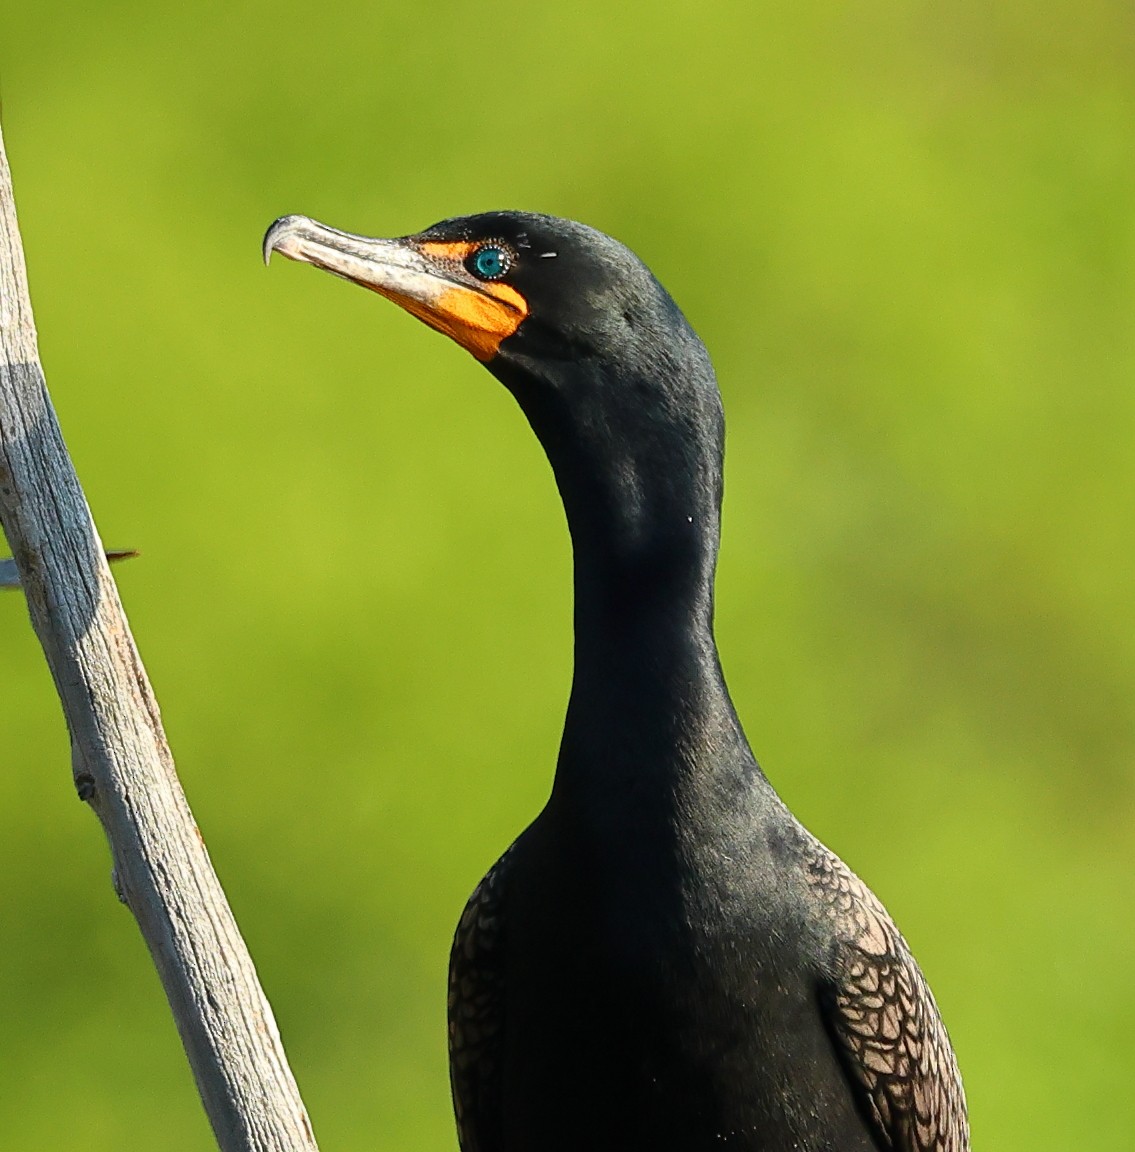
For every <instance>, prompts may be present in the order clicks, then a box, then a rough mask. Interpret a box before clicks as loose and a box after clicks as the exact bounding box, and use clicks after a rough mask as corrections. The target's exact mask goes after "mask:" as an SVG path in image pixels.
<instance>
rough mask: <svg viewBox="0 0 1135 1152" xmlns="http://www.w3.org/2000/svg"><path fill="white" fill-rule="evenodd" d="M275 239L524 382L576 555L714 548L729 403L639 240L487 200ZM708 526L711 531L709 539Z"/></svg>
mask: <svg viewBox="0 0 1135 1152" xmlns="http://www.w3.org/2000/svg"><path fill="white" fill-rule="evenodd" d="M273 251H277V252H280V253H281V254H282V255H284V256H287V257H288V258H289V259H293V260H300V261H303V262H306V263H309V264H314V265H316V266H317V267H319V268H323V269H325V270H327V271H329V272H332V273H334V274H335V275H337V276H341V277H343V278H345V279H347V280H351V281H353V282H354V283H356V284H360V285H362V286H363V287H366V288H370V289H372V290H373V291H375V292H378V293H379V294H381V295H383V296H386V297H387V298H388V299H390V300H393V301H394V302H395V303H396V304H399V305H401V306H402V307H403V308H405V309H406V310H407V311H408V312H410V313H412V314H413V315H415V316H417V317H418V318H419V319H420V320H423V321H425V323H427V324H429V325H430V326H431V327H433V328H435V329H437V330H438V331H440V332H443V333H444V334H445V335H447V336H450V337H451V338H452V339H453V340H455V341H456V342H457V343H458V344H460V345H461V346H462V347H463V348H465V349H467V350H468V351H469V352H471V353H472V354H473V355H474V356H475V357H476V358H477V359H478V360H481V361H482V362H483V363H484V364H485V365H486V366H487V367H488V369H489V370H490V371H491V372H492V373H493V374H494V375H495V376H497V377H498V378H499V379H500V380H501V381H502V382H504V384H505V385H506V386H507V387H508V388H509V389H510V390H511V391H512V392H513V394H514V395H515V396H516V398H517V400H518V401H519V402H520V405H521V407H522V408H523V409H524V411H525V413H526V415H527V416H528V419H529V421H530V422H531V424H532V426H533V428H534V430H535V431H536V433H537V435H538V436H539V438H540V440H541V442H542V443H543V445H544V448H545V450H546V451H547V453H548V456H549V458H550V459H551V462H552V465H553V468H554V470H555V473H556V478H557V481H558V483H559V487H560V491H561V494H562V495H563V498H564V502H565V505H566V506H567V512H568V518H569V521H570V522H571V526H572V532H573V536H574V537H575V538H576V544H577V552H578V550H579V545H580V543H581V538H582V537H595V536H598V537H600V538H601V539H599V540H597V541H596V543H597V544H598V548H597V549H595V550H596V551H599V552H602V553H603V554H604V555H606V556H608V557H610V558H612V559H614V560H615V561H616V562H617V561H618V560H619V558H620V557H625V558H628V559H631V558H637V560H643V559H646V557H645V556H644V555H643V554H642V553H643V552H644V551H645V552H646V553H650V554H653V555H654V557H655V558H656V559H657V558H658V556H659V554H660V552H664V551H665V550H666V549H667V548H673V547H674V546H678V551H688V549H684V548H681V547H680V545H681V544H682V542H683V541H687V542H688V541H689V539H690V537H691V534H695V535H700V539H701V542H702V543H709V544H710V548H709V552H710V553H711V556H710V557H709V560H710V564H711V565H712V554H713V553H715V552H716V532H717V513H718V505H719V503H720V474H721V451H722V417H721V404H720V398H719V395H718V391H717V384H716V380H715V378H714V374H713V369H712V367H711V366H710V363H709V357H708V355H707V353H706V351H705V348H704V346H703V345H702V343H701V341H700V340H699V339H698V337H697V335H696V334H695V333H694V331H693V329H692V328H691V327H690V325H689V324H688V322H687V321H686V319H685V317H684V316H683V315H682V313H681V311H680V310H679V308H678V306H677V305H676V304H675V303H674V301H673V300H672V299H671V297H670V295H669V294H668V293H667V292H666V290H665V289H664V288H663V287H662V285H661V284H659V282H658V281H657V280H656V279H655V278H654V276H653V275H652V274H651V273H650V271H649V270H648V269H647V267H646V265H645V264H643V262H642V261H641V260H639V258H638V257H637V256H635V255H634V253H633V252H631V251H630V250H629V249H628V248H626V247H624V245H622V244H620V243H619V242H618V241H616V240H613V239H611V237H609V236H606V235H604V234H603V233H602V232H598V231H596V230H595V229H593V228H589V227H587V226H585V225H583V224H577V223H575V222H573V221H570V220H561V219H558V218H556V217H553V216H542V215H537V214H534V213H527V212H487V213H483V214H481V215H477V216H466V217H460V218H457V219H453V220H446V221H443V222H442V223H440V224H435V225H434V226H433V227H432V228H427V229H426V230H425V231H424V232H420V233H418V234H416V235H413V236H404V237H400V238H398V239H394V240H377V239H370V238H367V237H363V236H356V235H352V234H350V233H346V232H340V231H338V230H336V229H333V228H328V227H327V226H325V225H323V224H319V223H317V222H315V221H313V220H310V219H308V218H307V217H304V216H285V217H282V218H281V219H279V220H277V221H276V222H275V223H274V224H273V225H272V227H271V228H270V229H269V230H268V233H267V235H266V236H265V237H264V255H265V259H266V260H267V258H268V257H269V256H270V255H271V253H272V252H273ZM707 533H708V538H707ZM636 566H637V565H636Z"/></svg>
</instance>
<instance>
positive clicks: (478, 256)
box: [465, 241, 513, 280]
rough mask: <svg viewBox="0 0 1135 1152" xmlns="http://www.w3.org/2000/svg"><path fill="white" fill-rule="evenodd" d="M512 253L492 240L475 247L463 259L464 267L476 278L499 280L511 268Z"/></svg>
mask: <svg viewBox="0 0 1135 1152" xmlns="http://www.w3.org/2000/svg"><path fill="white" fill-rule="evenodd" d="M512 264H513V255H512V253H511V252H510V251H509V250H508V249H507V248H506V247H505V246H504V245H503V244H498V243H495V242H493V241H489V242H488V243H487V244H482V245H480V247H478V248H475V249H474V250H473V251H472V252H471V253H470V254H469V256H468V257H467V259H466V260H465V267H466V268H467V269H468V270H469V271H470V272H471V273H472V274H473V275H474V276H476V277H477V279H478V280H500V279H501V277H503V276H507V275H508V273H509V271H510V270H511V268H512Z"/></svg>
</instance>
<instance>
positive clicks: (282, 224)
mask: <svg viewBox="0 0 1135 1152" xmlns="http://www.w3.org/2000/svg"><path fill="white" fill-rule="evenodd" d="M302 219H303V217H302V216H296V215H291V216H279V217H277V218H276V219H275V220H273V221H272V224H271V226H270V227H269V228H268V231H267V232H265V233H264V239H263V241H262V242H261V245H260V251H261V254H262V255H263V257H264V263H265V264H268V262H269V261H270V260H271V259H272V253H273V252H274V251H275V250H276V241H277V240H278V239H279V237H280V233H281V232H286V231H287V230H288V228H289V227H290V226H291V224H292V223H293V222H294V221H296V220H302Z"/></svg>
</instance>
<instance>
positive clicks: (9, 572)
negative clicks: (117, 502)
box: [0, 549, 138, 588]
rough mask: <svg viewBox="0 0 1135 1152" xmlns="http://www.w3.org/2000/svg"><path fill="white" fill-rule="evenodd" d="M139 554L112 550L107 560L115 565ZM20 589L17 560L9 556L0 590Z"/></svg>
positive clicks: (0, 564)
mask: <svg viewBox="0 0 1135 1152" xmlns="http://www.w3.org/2000/svg"><path fill="white" fill-rule="evenodd" d="M137 555H138V553H137V552H134V551H129V552H124V551H121V550H117V549H111V550H110V551H108V552H107V554H106V558H107V559H108V560H109V561H110V562H111V563H112V564H113V563H114V561H115V560H129V559H130V558H131V557H133V556H137ZM19 587H20V573H19V569H17V567H16V562H15V560H10V559H9V558H8V557H7V556H5V557H4V559H3V560H0V588H19Z"/></svg>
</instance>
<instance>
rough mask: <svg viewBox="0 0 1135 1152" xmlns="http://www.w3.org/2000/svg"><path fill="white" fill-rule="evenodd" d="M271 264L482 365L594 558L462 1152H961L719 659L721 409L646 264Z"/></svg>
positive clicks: (895, 942) (943, 1041)
mask: <svg viewBox="0 0 1135 1152" xmlns="http://www.w3.org/2000/svg"><path fill="white" fill-rule="evenodd" d="M272 251H278V252H280V253H281V254H283V255H284V256H287V257H289V258H290V259H293V260H301V261H305V262H307V263H309V264H314V265H316V266H317V267H320V268H324V269H326V270H327V271H329V272H333V273H335V274H336V275H338V276H342V277H344V278H346V279H348V280H352V281H354V282H355V283H357V284H361V285H363V286H364V287H367V288H371V289H373V290H374V291H375V292H378V293H380V294H381V295H383V296H387V297H389V298H390V299H391V300H393V301H394V302H395V303H397V304H400V305H401V306H402V307H403V308H405V309H406V310H407V311H409V312H411V313H413V314H414V315H415V316H417V317H418V318H419V319H421V320H424V321H425V322H426V323H427V324H429V325H430V326H431V327H433V328H436V329H437V330H438V331H440V332H444V333H445V334H446V335H447V336H451V337H452V338H453V339H454V340H456V341H457V343H458V344H460V345H461V346H462V347H464V348H466V349H468V350H469V351H470V352H472V354H473V355H474V356H475V357H476V358H477V359H478V360H481V361H482V362H483V363H484V364H485V365H486V367H487V368H488V369H489V371H490V372H492V373H493V375H494V376H496V377H497V378H498V379H499V380H501V381H502V382H503V383H504V385H505V386H506V387H507V388H508V389H509V390H510V391H511V392H512V394H513V395H514V396H515V397H516V399H517V400H518V401H519V403H520V406H521V408H522V409H523V410H524V413H525V415H526V416H527V418H528V420H529V422H530V424H531V425H532V428H533V430H534V431H535V433H536V435H537V436H538V437H539V438H540V441H541V443H542V444H543V446H544V449H545V451H546V452H547V455H548V458H549V460H550V461H551V464H552V468H553V470H554V472H555V477H556V482H557V484H558V486H559V490H560V494H561V496H562V498H563V502H564V507H565V509H566V511H567V519H568V525H569V527H570V530H571V537H572V544H573V549H574V571H575V669H574V677H573V681H572V689H571V699H570V702H569V704H568V709H567V717H566V720H565V723H564V734H563V742H562V744H561V747H560V754H559V760H558V763H557V767H556V775H555V783H554V786H553V788H552V793H551V796H550V798H549V800H548V803H547V806H546V807H545V808H544V810H543V811H542V812H541V813H540V815H539V816H538V817H537V818H536V819H535V821H533V823H532V824H531V825H530V826H529V827H528V828H527V829H526V830H525V831H524V832H523V833H522V834H521V835H520V836H519V838H518V839H517V840H516V842H515V843H514V844H513V845H512V847H511V848H509V849H508V851H507V852H505V854H504V855H503V856H502V857H501V858H500V860H498V861H497V863H496V864H495V865H494V866H493V868H492V869H490V871H489V873H488V875H487V876H486V877H485V878H484V880H482V881H481V883H480V885H479V886H478V887H477V889H476V891H475V892H474V893H473V895H472V897H471V898H470V900H469V903H468V905H467V907H466V909H465V912H464V914H463V915H462V917H461V921H460V923H459V925H458V928H457V934H456V938H455V940H454V945H453V953H452V958H451V962H450V985H449V1037H450V1071H451V1078H452V1084H453V1100H454V1106H455V1110H456V1113H457V1126H458V1133H459V1138H460V1143H461V1147H462V1149H463V1152H710V1150H715V1152H716V1150H720V1149H737V1150H743V1152H883V1150H889V1149H890V1150H896V1152H966V1150H967V1149H968V1148H969V1130H968V1124H967V1120H966V1108H965V1100H964V1096H963V1093H962V1084H961V1079H960V1077H959V1074H958V1068H957V1063H956V1061H955V1059H954V1053H953V1050H952V1049H951V1046H950V1042H949V1039H948V1037H947V1035H946V1030H945V1028H944V1027H943V1025H942V1021H941V1019H940V1017H939V1015H938V1009H937V1007H936V1006H935V1003H934V998H933V996H932V995H931V993H930V989H929V988H928V987H927V985H926V981H925V979H924V978H923V976H922V973H921V971H920V970H919V968H918V965H917V964H916V963H915V961H914V958H913V957H912V956H911V954H910V951H909V949H908V948H907V945H906V943H905V941H904V940H903V938H902V936H901V935H900V934H899V931H898V929H897V928H896V927H895V925H894V923H893V922H892V920H891V918H890V916H889V915H888V914H887V912H886V911H885V909H884V908H883V906H882V905H881V904H880V903H879V901H878V900H877V899H876V898H875V896H874V895H873V894H872V893H871V891H870V890H869V889H868V888H867V887H866V885H864V884H863V882H862V881H861V880H859V879H858V878H857V877H856V876H855V875H854V873H852V872H851V871H850V870H849V869H848V868H847V867H846V865H844V864H843V863H842V861H840V860H839V859H838V858H837V857H836V856H835V855H834V854H833V853H831V852H830V851H828V849H827V848H825V847H824V846H823V845H822V844H821V843H819V841H817V840H816V839H815V837H813V836H812V835H811V834H810V833H808V832H807V831H806V830H805V829H804V828H803V827H802V826H801V825H800V824H799V823H798V822H797V820H796V819H795V817H794V816H793V815H792V813H791V812H790V811H789V810H788V809H787V808H786V807H785V805H784V803H783V802H782V801H781V800H780V798H779V797H778V796H777V794H776V793H775V792H774V791H773V788H772V786H771V785H770V784H769V782H768V780H767V779H766V778H765V776H764V773H763V772H762V771H761V769H760V768H759V766H758V765H757V762H756V760H755V759H754V757H753V754H752V752H751V751H750V749H749V745H748V742H747V741H746V739H745V735H744V733H743V732H742V730H741V725H740V723H739V721H738V719H737V716H736V713H735V712H734V709H733V705H732V703H731V702H730V699H729V695H728V692H727V690H726V687H725V682H724V680H723V678H722V673H721V668H720V664H719V662H718V656H717V648H716V645H715V642H714V636H713V579H714V568H715V563H716V557H717V548H718V526H719V515H720V505H721V487H722V442H723V441H722V431H723V421H722V411H721V400H720V396H719V393H718V389H717V383H716V380H715V377H714V372H713V368H712V367H711V365H710V361H709V356H708V355H707V353H706V350H705V348H704V346H703V345H702V342H701V341H700V340H699V339H698V337H697V335H696V334H695V333H694V331H693V329H692V328H691V327H690V325H689V324H688V322H687V321H686V319H685V317H684V316H683V315H682V313H681V311H679V309H678V307H677V305H676V304H675V303H674V301H673V300H672V299H671V298H670V296H669V295H668V294H667V292H666V291H665V289H663V288H662V286H661V285H660V284H659V283H658V281H657V280H656V279H655V278H654V277H653V276H652V275H651V273H650V272H649V271H648V270H647V268H646V267H645V266H644V265H643V264H642V262H641V261H640V260H639V259H638V258H637V257H636V256H635V255H634V254H633V253H631V252H630V251H628V250H627V249H626V248H625V247H623V246H622V245H621V244H619V243H617V242H616V241H614V240H612V239H611V238H610V237H608V236H605V235H603V234H602V233H600V232H596V231H594V230H593V229H591V228H587V227H584V226H583V225H581V224H575V223H572V222H570V221H567V220H559V219H555V218H553V217H549V216H539V215H533V214H529V213H521V212H492V213H487V214H484V215H479V216H470V217H465V218H462V219H455V220H448V221H445V222H444V223H441V224H437V225H435V226H434V227H432V228H429V229H427V230H426V231H425V232H422V233H419V234H418V235H415V236H407V237H403V238H401V239H397V240H373V239H368V238H365V237H362V236H354V235H350V234H348V233H345V232H340V231H337V230H335V229H332V228H328V227H325V226H324V225H322V224H318V223H316V222H314V221H312V220H309V219H307V218H305V217H302V216H286V217H284V218H282V219H280V220H277V221H276V223H275V224H273V225H272V227H271V229H270V230H269V231H268V234H267V236H266V237H265V239H264V252H265V257H267V256H268V255H269V254H270V253H271V252H272Z"/></svg>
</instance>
